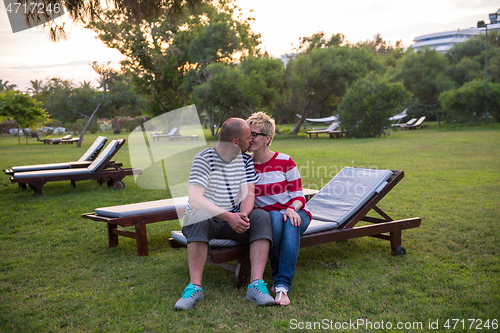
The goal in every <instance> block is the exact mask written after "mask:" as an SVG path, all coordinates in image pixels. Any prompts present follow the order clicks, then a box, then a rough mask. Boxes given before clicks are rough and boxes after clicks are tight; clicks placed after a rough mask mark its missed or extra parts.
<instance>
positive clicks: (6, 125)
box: [0, 120, 17, 134]
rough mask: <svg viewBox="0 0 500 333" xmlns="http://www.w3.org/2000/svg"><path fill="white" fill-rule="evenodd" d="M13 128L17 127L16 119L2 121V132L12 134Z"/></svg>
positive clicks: (0, 130)
mask: <svg viewBox="0 0 500 333" xmlns="http://www.w3.org/2000/svg"><path fill="white" fill-rule="evenodd" d="M11 129H17V123H16V122H15V121H12V120H7V121H4V122H3V123H0V133H1V134H10V130H11Z"/></svg>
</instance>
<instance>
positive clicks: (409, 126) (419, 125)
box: [400, 116, 429, 129]
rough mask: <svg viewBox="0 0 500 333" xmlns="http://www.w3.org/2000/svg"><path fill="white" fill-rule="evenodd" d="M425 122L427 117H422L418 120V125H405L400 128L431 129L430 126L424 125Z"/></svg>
mask: <svg viewBox="0 0 500 333" xmlns="http://www.w3.org/2000/svg"><path fill="white" fill-rule="evenodd" d="M424 120H425V116H423V117H420V119H418V120H417V122H416V123H414V124H411V125H403V126H400V128H404V129H417V128H419V127H420V128H426V127H429V125H424V124H422V123H423V122H424Z"/></svg>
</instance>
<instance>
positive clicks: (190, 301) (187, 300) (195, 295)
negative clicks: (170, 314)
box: [174, 283, 205, 310]
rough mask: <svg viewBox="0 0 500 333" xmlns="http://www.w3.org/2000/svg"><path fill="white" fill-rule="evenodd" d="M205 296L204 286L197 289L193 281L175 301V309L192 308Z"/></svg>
mask: <svg viewBox="0 0 500 333" xmlns="http://www.w3.org/2000/svg"><path fill="white" fill-rule="evenodd" d="M204 299H205V298H204V297H203V288H201V289H195V288H194V285H193V284H192V283H190V284H188V286H187V287H186V289H184V292H183V293H182V297H181V298H180V299H179V300H178V301H177V303H175V307H174V310H191V309H192V308H193V305H194V303H196V302H201V301H203V300H204Z"/></svg>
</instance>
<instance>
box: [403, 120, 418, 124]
mask: <svg viewBox="0 0 500 333" xmlns="http://www.w3.org/2000/svg"><path fill="white" fill-rule="evenodd" d="M416 121H417V118H411V119H410V120H408V121H407V122H406V124H405V125H411V124H413V123H414V122H416Z"/></svg>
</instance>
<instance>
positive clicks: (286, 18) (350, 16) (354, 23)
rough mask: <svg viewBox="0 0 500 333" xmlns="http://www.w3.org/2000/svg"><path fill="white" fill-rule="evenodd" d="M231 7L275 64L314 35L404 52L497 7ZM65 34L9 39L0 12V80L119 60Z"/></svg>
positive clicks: (424, 1) (393, 1) (258, 3)
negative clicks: (248, 20) (376, 41)
mask: <svg viewBox="0 0 500 333" xmlns="http://www.w3.org/2000/svg"><path fill="white" fill-rule="evenodd" d="M236 5H238V6H239V7H241V8H242V12H243V14H244V15H245V17H246V16H250V17H254V18H255V19H256V20H255V22H254V23H253V25H252V29H253V31H254V32H257V33H260V34H261V36H262V37H261V41H262V45H261V47H262V48H264V49H266V50H267V51H268V52H269V53H270V54H271V55H273V56H275V57H279V56H280V55H282V54H284V53H285V52H288V53H290V52H292V45H291V44H293V45H294V46H297V45H298V43H299V38H300V37H304V36H311V35H312V34H314V33H316V32H319V31H324V32H325V34H326V36H327V37H329V36H331V35H332V34H336V33H342V34H344V35H345V38H346V40H347V41H349V42H352V43H357V42H361V41H366V40H372V39H373V37H374V36H375V35H376V34H377V33H380V34H381V35H382V38H383V39H384V40H386V41H388V42H390V43H391V44H394V43H395V42H396V41H398V40H402V42H403V45H404V46H410V45H411V44H412V43H413V39H414V38H415V37H417V36H421V35H425V34H430V33H435V32H441V31H449V30H456V29H467V28H470V27H472V26H475V25H476V23H477V21H478V20H487V19H488V13H492V12H495V11H496V10H497V9H498V8H499V7H500V3H498V0H439V1H436V0H419V1H415V0H411V1H410V0H379V1H373V0H357V1H332V0H308V1H302V0H301V1H298V0H286V1H285V0H275V1H269V0H236ZM251 9H253V12H250V10H251ZM67 26H68V25H67ZM32 30H33V31H32ZM68 32H69V38H68V40H67V41H61V42H57V43H53V42H51V41H49V39H48V37H47V34H46V33H40V32H38V31H37V30H36V29H31V30H30V31H25V32H20V33H16V34H13V33H12V32H11V30H10V25H9V21H8V18H7V13H6V11H5V8H0V59H1V62H0V66H1V68H0V71H1V72H0V79H3V80H4V81H5V80H8V81H9V82H10V83H14V84H17V85H18V86H19V88H21V89H25V88H26V87H27V86H28V85H29V80H35V79H37V80H40V79H44V78H46V77H60V78H62V79H73V80H74V82H81V81H83V80H85V81H93V82H95V81H94V79H95V78H97V77H98V76H97V74H95V73H94V72H93V70H92V69H91V67H90V66H89V65H88V64H90V63H91V62H92V61H94V60H98V61H99V62H100V63H106V62H107V61H110V60H112V61H113V63H114V64H118V62H119V61H120V60H122V59H123V56H122V55H121V54H120V53H119V52H118V51H117V50H111V49H108V48H106V47H105V46H104V44H103V43H102V42H101V41H100V40H97V39H96V38H95V35H94V33H93V32H92V31H90V30H86V29H84V28H82V27H79V26H70V27H68Z"/></svg>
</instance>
